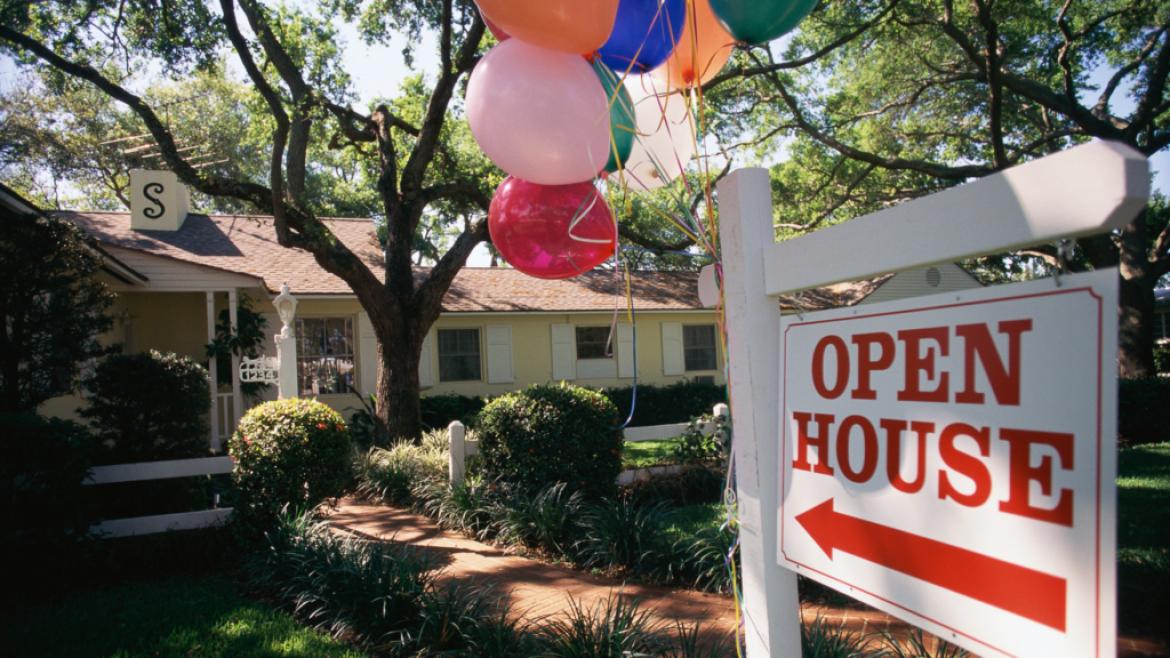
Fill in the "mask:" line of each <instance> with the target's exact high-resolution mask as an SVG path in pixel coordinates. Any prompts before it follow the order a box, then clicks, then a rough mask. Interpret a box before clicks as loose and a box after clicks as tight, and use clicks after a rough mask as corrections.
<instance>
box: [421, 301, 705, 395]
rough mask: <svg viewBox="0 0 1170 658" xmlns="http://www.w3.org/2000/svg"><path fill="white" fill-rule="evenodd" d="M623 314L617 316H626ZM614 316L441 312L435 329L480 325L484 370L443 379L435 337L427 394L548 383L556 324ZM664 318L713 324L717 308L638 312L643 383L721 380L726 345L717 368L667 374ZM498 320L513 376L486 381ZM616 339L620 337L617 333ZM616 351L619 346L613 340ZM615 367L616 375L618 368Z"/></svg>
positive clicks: (603, 323)
mask: <svg viewBox="0 0 1170 658" xmlns="http://www.w3.org/2000/svg"><path fill="white" fill-rule="evenodd" d="M626 319H627V318H626V316H625V315H624V314H623V315H622V316H621V317H620V318H619V322H625V321H626ZM612 320H613V315H612V314H611V313H589V314H585V313H570V314H552V313H548V314H544V313H542V314H519V313H516V314H487V313H485V314H482V315H479V314H474V315H473V314H468V315H444V316H441V317H440V318H439V320H438V321H437V322H436V323H435V325H434V327H433V328H432V329H431V331H432V332H437V331H439V330H441V329H479V332H480V333H479V335H480V370H481V377H480V380H479V381H458V382H444V381H440V377H439V365H438V358H439V357H438V353H437V341H432V342H433V344H435V345H436V347H435V349H434V350H432V351H431V353H430V354H425V355H424V356H425V357H428V358H430V359H431V366H432V371H433V372H434V374H435V376H434V379H435V383H434V385H433V386H431V387H429V388H427V389H425V390H424V392H423V394H424V395H442V394H458V395H488V396H492V395H499V394H502V393H507V392H508V391H513V390H516V389H519V388H523V387H525V386H528V385H530V384H536V383H545V382H549V381H552V380H553V345H552V326H553V325H557V324H564V325H570V326H572V327H609V325H610V322H611V321H612ZM663 323H679V324H681V325H684V326H686V325H714V324H715V323H716V316H715V313H714V312H701V311H700V312H685V313H650V312H647V313H639V314H637V321H636V342H637V374H638V382H639V383H640V384H653V385H659V386H661V385H666V384H671V383H675V382H678V381H682V380H683V379H687V378H692V377H695V376H711V377H713V378H714V379H715V381H716V382H718V383H723V382H724V379H723V372H722V371H723V362H724V355H723V354H722V349H721V348H720V349H718V350H717V361H718V368H717V369H716V370H708V371H692V372H686V373H684V374H683V375H680V376H667V375H665V374H664V373H663V346H662V325H663ZM494 325H510V326H511V332H512V355H513V359H512V362H513V371H514V376H515V381H513V382H511V383H504V384H489V383H487V345H486V342H485V341H486V333H487V327H489V326H494ZM615 341H616V339H615ZM613 349H614V351H615V352H617V351H618V346H617V345H616V342H615V345H614V348H613ZM576 370H577V376H576V377H575V378H574V379H573V383H576V384H581V385H584V386H594V387H611V386H629V385H630V384H632V383H633V379H632V378H623V377H618V376H602V377H589V376H587V375H588V374H589V373H588V368H584V369H583V368H580V367H578V368H577V369H576ZM611 371H612V372H613V373H614V374H615V375H616V374H617V371H618V368H617V367H614V368H612V369H611Z"/></svg>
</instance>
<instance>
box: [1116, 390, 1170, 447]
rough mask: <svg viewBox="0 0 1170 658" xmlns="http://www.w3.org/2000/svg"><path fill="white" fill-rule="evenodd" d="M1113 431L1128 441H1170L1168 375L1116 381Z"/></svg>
mask: <svg viewBox="0 0 1170 658" xmlns="http://www.w3.org/2000/svg"><path fill="white" fill-rule="evenodd" d="M1117 434H1118V438H1119V439H1121V441H1122V442H1124V443H1128V444H1138V443H1159V442H1162V441H1170V378H1165V377H1150V378H1149V379H1123V380H1121V381H1119V382H1118V407H1117Z"/></svg>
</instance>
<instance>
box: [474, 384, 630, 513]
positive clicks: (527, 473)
mask: <svg viewBox="0 0 1170 658" xmlns="http://www.w3.org/2000/svg"><path fill="white" fill-rule="evenodd" d="M478 433H479V445H480V455H481V457H482V460H483V468H484V471H485V473H486V474H487V475H488V477H489V478H499V479H500V480H502V481H506V482H511V483H513V484H516V485H518V486H520V487H521V488H524V489H527V490H529V491H532V490H537V489H540V488H542V487H544V486H546V485H549V484H553V483H556V482H566V483H568V485H569V487H570V489H575V490H582V491H585V492H586V494H587V495H589V496H592V497H596V498H601V497H604V496H607V495H612V494H613V493H614V491H615V490H616V486H617V485H616V484H615V480H616V478H617V475H618V473H619V472H620V471H621V449H622V435H621V431H620V430H618V428H617V409H616V408H615V407H614V406H613V404H612V403H611V402H609V400H607V399H606V398H605V397H604V396H603V395H601V394H600V393H598V392H596V391H591V390H589V389H585V388H580V387H574V386H567V385H559V386H548V385H537V386H530V387H528V388H526V389H524V390H523V391H519V392H516V393H509V394H506V395H502V396H500V397H498V398H496V399H495V400H492V401H491V402H490V403H488V405H487V406H485V407H484V409H483V411H482V412H480V416H479V426H478Z"/></svg>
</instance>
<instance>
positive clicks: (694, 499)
mask: <svg viewBox="0 0 1170 658" xmlns="http://www.w3.org/2000/svg"><path fill="white" fill-rule="evenodd" d="M726 484H727V475H726V472H725V471H720V470H718V469H715V468H711V467H708V466H704V465H692V466H686V467H684V468H683V470H682V471H681V472H679V473H677V474H675V475H659V476H655V477H652V478H650V479H649V480H641V481H638V482H635V483H633V484H631V485H629V486H628V487H626V492H627V495H628V496H630V497H631V498H632V499H634V500H635V501H637V502H640V503H653V502H664V503H670V504H673V505H679V506H682V505H696V504H699V503H716V502H719V501H720V500H723V488H724V487H725V486H726Z"/></svg>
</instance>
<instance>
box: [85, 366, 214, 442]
mask: <svg viewBox="0 0 1170 658" xmlns="http://www.w3.org/2000/svg"><path fill="white" fill-rule="evenodd" d="M85 389H86V392H87V395H86V399H87V401H88V402H89V406H88V407H86V408H85V409H83V410H82V411H81V415H82V416H84V417H85V418H86V419H87V420H89V421H90V425H91V426H92V427H93V431H94V435H95V439H96V440H97V441H98V442H99V445H98V448H97V450H96V454H95V461H96V462H97V463H103V464H116V463H122V462H139V461H154V460H160V459H183V458H186V457H199V456H206V455H207V451H208V425H207V408H208V399H209V395H210V393H209V389H208V385H207V371H206V370H205V369H204V368H203V366H201V365H199V364H198V363H195V362H194V361H192V360H191V359H189V358H187V357H183V356H179V355H177V354H162V353H159V352H156V351H153V350H151V351H150V352H148V353H143V354H116V355H112V356H109V357H107V358H106V359H104V360H102V361H101V363H99V364H98V366H97V368H96V369H95V370H94V372H93V374H92V375H91V376H90V377H88V378H87V379H86V380H85Z"/></svg>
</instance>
